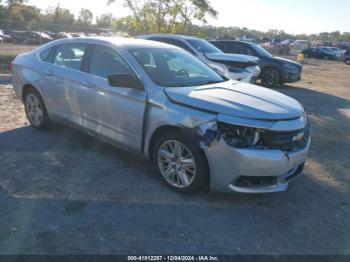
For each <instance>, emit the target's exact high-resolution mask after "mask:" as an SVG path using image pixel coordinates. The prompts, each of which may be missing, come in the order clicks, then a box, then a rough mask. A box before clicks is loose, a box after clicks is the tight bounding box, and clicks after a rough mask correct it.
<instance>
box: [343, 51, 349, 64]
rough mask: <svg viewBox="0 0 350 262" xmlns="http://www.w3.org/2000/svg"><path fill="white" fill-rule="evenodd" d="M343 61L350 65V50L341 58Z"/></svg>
mask: <svg viewBox="0 0 350 262" xmlns="http://www.w3.org/2000/svg"><path fill="white" fill-rule="evenodd" d="M341 60H342V61H344V62H345V64H347V65H350V50H348V51H346V52H345V53H344V54H343V56H342V57H341Z"/></svg>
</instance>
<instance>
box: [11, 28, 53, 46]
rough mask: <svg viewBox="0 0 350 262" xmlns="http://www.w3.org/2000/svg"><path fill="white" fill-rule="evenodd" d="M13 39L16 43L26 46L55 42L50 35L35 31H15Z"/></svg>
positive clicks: (12, 35)
mask: <svg viewBox="0 0 350 262" xmlns="http://www.w3.org/2000/svg"><path fill="white" fill-rule="evenodd" d="M11 37H12V39H13V42H14V43H17V44H25V45H39V44H45V43H48V42H50V41H52V40H53V39H52V38H51V37H50V36H49V35H47V34H45V33H42V32H35V31H14V32H12V33H11Z"/></svg>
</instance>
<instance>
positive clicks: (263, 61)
mask: <svg viewBox="0 0 350 262" xmlns="http://www.w3.org/2000/svg"><path fill="white" fill-rule="evenodd" d="M211 43H212V44H213V45H215V46H216V47H218V48H219V49H221V50H222V51H223V52H225V53H232V54H246V55H251V56H256V57H258V58H259V59H260V60H259V66H260V68H261V74H260V76H259V78H260V79H261V83H262V85H263V86H265V87H270V88H271V87H275V86H276V85H277V84H279V83H280V84H282V83H290V82H296V81H299V80H300V79H301V72H302V65H301V64H300V63H297V62H294V61H292V60H289V59H286V58H282V57H275V56H273V55H271V54H270V53H269V52H268V51H267V50H265V49H264V48H262V47H261V46H259V45H257V44H254V43H250V42H242V41H234V40H215V41H211Z"/></svg>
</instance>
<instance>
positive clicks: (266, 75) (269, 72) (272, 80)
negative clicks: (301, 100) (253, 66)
mask: <svg viewBox="0 0 350 262" xmlns="http://www.w3.org/2000/svg"><path fill="white" fill-rule="evenodd" d="M279 82H280V74H279V72H278V71H277V70H276V69H274V68H267V69H265V70H264V71H263V72H262V74H261V83H262V85H263V86H265V87H269V88H272V87H275V86H276V85H277V84H278V83H279Z"/></svg>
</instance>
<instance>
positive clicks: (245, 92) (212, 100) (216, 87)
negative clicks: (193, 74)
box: [165, 81, 304, 120]
mask: <svg viewBox="0 0 350 262" xmlns="http://www.w3.org/2000/svg"><path fill="white" fill-rule="evenodd" d="M165 93H166V94H167V95H168V97H169V99H170V100H172V101H174V102H176V103H180V104H183V105H185V106H190V107H193V108H198V109H201V110H208V111H211V112H215V113H218V114H225V115H231V116H234V117H241V118H249V119H258V120H287V119H295V118H298V117H300V116H302V114H303V112H304V109H303V107H302V106H301V105H300V103H299V102H298V101H296V100H295V99H293V98H291V97H288V96H286V95H283V94H281V93H278V92H276V91H273V90H270V89H266V88H263V87H260V86H256V85H251V84H248V83H243V82H236V81H226V82H223V83H218V84H212V85H206V86H200V87H171V88H166V89H165Z"/></svg>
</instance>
